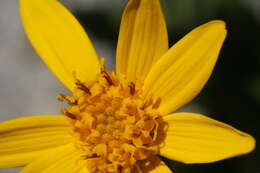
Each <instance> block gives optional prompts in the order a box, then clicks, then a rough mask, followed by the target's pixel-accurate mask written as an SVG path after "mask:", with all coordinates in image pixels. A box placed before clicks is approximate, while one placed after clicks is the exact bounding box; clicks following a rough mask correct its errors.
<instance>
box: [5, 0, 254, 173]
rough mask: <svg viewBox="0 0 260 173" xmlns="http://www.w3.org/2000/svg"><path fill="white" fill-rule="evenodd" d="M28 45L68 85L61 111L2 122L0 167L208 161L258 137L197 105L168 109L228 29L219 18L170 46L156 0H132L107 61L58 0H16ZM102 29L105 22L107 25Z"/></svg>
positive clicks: (113, 171) (207, 63) (61, 170)
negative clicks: (108, 63)
mask: <svg viewBox="0 0 260 173" xmlns="http://www.w3.org/2000/svg"><path fill="white" fill-rule="evenodd" d="M20 12H21V13H20V14H21V17H22V21H23V25H24V28H25V31H26V33H27V35H28V37H29V40H30V41H31V43H32V45H33V47H34V48H35V50H36V51H37V53H38V54H39V55H40V57H41V58H42V59H43V61H44V62H45V63H46V64H47V66H48V67H49V68H50V69H51V70H52V72H53V73H54V74H55V76H56V77H57V78H58V79H59V80H60V81H61V82H62V83H63V84H64V85H65V86H66V87H67V88H68V89H69V90H70V91H71V92H72V94H71V95H70V96H68V95H64V94H60V95H59V96H58V100H59V101H65V102H66V103H67V104H68V106H67V107H66V108H64V109H61V110H60V112H61V113H62V114H63V116H62V115H37V116H28V117H24V118H18V119H13V120H8V121H4V122H1V123H0V141H1V142H0V167H1V168H11V167H17V166H25V167H24V168H23V169H22V171H21V173H128V172H134V173H148V172H151V173H153V172H163V173H167V172H168V173H170V172H171V171H170V169H169V168H168V167H167V166H166V165H165V164H164V163H163V161H161V160H160V158H159V157H158V155H161V156H163V157H166V158H169V159H173V160H176V161H180V162H183V163H208V162H215V161H218V160H222V159H225V158H230V157H234V156H238V155H242V154H245V153H248V152H250V151H252V150H253V149H254V147H255V140H254V138H253V137H251V136H250V135H248V134H246V133H243V132H241V131H239V130H237V129H235V128H233V127H231V126H229V125H226V124H224V123H221V122H218V121H216V120H213V119H210V118H208V117H206V116H203V115H200V114H195V113H172V112H176V110H177V109H179V108H180V107H182V106H183V105H184V104H186V103H188V102H189V101H191V100H192V99H193V98H194V97H195V96H196V95H197V94H198V93H199V92H200V90H201V89H202V88H203V86H204V85H205V83H206V81H207V80H208V78H209V76H210V74H211V72H212V69H213V67H214V65H215V63H216V60H217V56H218V54H219V51H220V49H221V46H222V43H223V41H224V39H225V37H226V29H225V24H224V22H223V21H211V22H209V23H206V24H204V25H201V26H199V27H198V28H196V29H194V30H193V31H191V32H190V33H189V34H187V35H186V36H185V37H184V38H183V39H181V40H180V41H178V42H177V43H176V44H175V45H174V46H173V47H171V48H170V49H168V37H167V29H166V24H165V20H164V16H163V13H162V10H161V6H160V1H159V0H129V1H128V3H127V6H126V8H125V11H124V14H123V17H122V22H121V27H120V34H119V39H118V45H117V52H116V72H113V71H110V70H108V69H106V68H105V66H104V60H103V59H99V57H98V55H97V54H96V52H95V50H94V48H93V47H92V44H91V42H90V40H89V38H88V37H87V35H86V33H85V32H84V30H83V29H82V27H81V26H80V24H79V23H78V22H77V20H76V19H75V18H74V17H73V15H72V14H71V13H70V12H69V11H68V10H67V9H66V8H64V7H63V6H62V5H61V4H60V3H59V1H57V0H20ZM104 32H106V31H105V28H104Z"/></svg>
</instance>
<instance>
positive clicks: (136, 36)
mask: <svg viewBox="0 0 260 173" xmlns="http://www.w3.org/2000/svg"><path fill="white" fill-rule="evenodd" d="M167 50H168V35H167V28H166V24H165V20H164V16H163V12H162V9H161V5H160V1H159V0H142V1H140V0H129V1H128V4H127V6H126V8H125V11H124V14H123V17H122V22H121V26H120V33H119V38H118V45H117V55H116V58H117V59H116V70H117V73H119V74H125V75H126V76H127V77H128V79H130V80H135V79H136V78H137V77H138V79H140V80H143V79H144V78H145V77H146V75H147V73H148V72H149V71H150V69H151V66H152V65H153V64H154V63H155V62H156V61H157V60H158V59H159V58H160V57H161V56H162V55H163V54H164V53H165V52H166V51H167Z"/></svg>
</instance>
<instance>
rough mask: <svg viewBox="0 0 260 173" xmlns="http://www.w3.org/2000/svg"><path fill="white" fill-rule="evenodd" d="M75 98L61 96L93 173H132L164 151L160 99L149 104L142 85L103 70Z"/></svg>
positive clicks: (79, 85)
mask: <svg viewBox="0 0 260 173" xmlns="http://www.w3.org/2000/svg"><path fill="white" fill-rule="evenodd" d="M76 86H77V87H76V88H75V91H74V94H73V97H69V96H65V95H63V94H61V95H60V96H59V99H60V100H67V101H68V103H69V107H68V108H67V109H63V110H62V113H63V114H64V115H65V116H67V117H68V119H69V121H70V123H71V125H72V127H73V131H74V134H75V136H76V138H77V140H76V141H77V147H79V149H80V150H81V151H83V153H84V156H83V157H84V159H85V160H86V161H87V167H88V169H89V171H90V172H92V173H98V172H100V173H107V172H109V173H110V172H111V173H118V172H128V171H130V170H132V169H133V168H134V165H135V164H136V162H138V161H140V160H145V159H147V158H148V157H150V156H151V155H154V154H157V153H158V152H159V145H158V138H157V132H158V128H159V126H160V124H161V123H160V122H161V119H160V115H159V114H158V112H157V108H158V107H159V106H160V101H161V100H160V99H159V98H158V99H152V98H150V99H148V100H147V99H146V100H145V99H144V97H143V95H142V83H141V82H139V81H136V82H135V83H134V82H130V81H128V80H127V79H126V78H125V77H124V76H116V75H115V74H114V73H113V72H112V71H104V70H102V72H101V74H100V75H99V76H98V77H97V80H96V82H94V84H92V85H91V86H87V85H85V84H84V83H81V82H80V81H77V82H76Z"/></svg>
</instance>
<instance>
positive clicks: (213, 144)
mask: <svg viewBox="0 0 260 173" xmlns="http://www.w3.org/2000/svg"><path fill="white" fill-rule="evenodd" d="M164 120H165V121H166V122H168V124H169V129H168V132H167V134H166V138H165V143H164V146H162V148H161V150H160V154H161V155H162V156H165V157H167V158H169V159H173V160H177V161H180V162H184V163H208V162H215V161H218V160H222V159H226V158H230V157H234V156H238V155H242V154H245V153H248V152H250V151H252V150H253V149H254V147H255V140H254V138H253V137H252V136H250V135H248V134H246V133H243V132H241V131H239V130H237V129H235V128H233V127H231V126H229V125H227V124H224V123H221V122H218V121H216V120H213V119H210V118H208V117H205V116H203V115H199V114H193V113H176V114H172V115H168V116H165V117H164Z"/></svg>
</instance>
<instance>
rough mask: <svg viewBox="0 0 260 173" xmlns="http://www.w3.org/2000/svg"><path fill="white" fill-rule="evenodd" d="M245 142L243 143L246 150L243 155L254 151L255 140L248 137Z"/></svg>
mask: <svg viewBox="0 0 260 173" xmlns="http://www.w3.org/2000/svg"><path fill="white" fill-rule="evenodd" d="M247 138H248V139H247V142H246V143H245V148H246V149H247V150H246V151H245V153H250V152H252V151H253V150H254V149H255V146H256V140H255V138H254V137H253V136H250V135H248V137H247Z"/></svg>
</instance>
